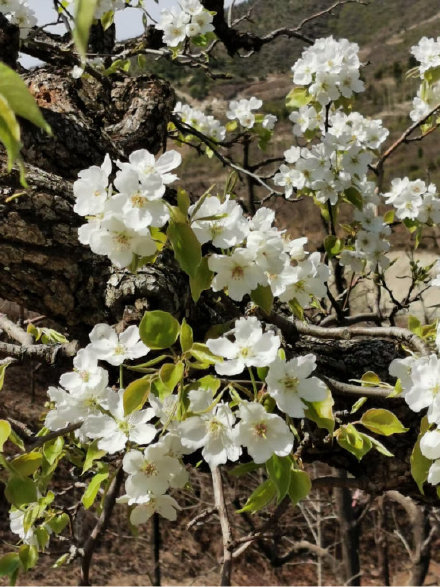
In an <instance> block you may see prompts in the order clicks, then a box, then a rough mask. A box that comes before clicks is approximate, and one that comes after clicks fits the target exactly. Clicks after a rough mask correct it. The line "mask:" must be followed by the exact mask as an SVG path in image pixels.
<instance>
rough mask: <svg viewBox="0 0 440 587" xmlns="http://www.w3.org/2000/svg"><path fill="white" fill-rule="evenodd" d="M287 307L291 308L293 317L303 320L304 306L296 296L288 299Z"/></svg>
mask: <svg viewBox="0 0 440 587" xmlns="http://www.w3.org/2000/svg"><path fill="white" fill-rule="evenodd" d="M289 307H290V309H291V310H292V312H293V314H294V316H295V318H298V320H304V308H303V307H302V306H301V304H300V303H299V302H298V300H297V299H296V298H293V299H292V300H290V301H289Z"/></svg>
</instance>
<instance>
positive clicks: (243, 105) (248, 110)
mask: <svg viewBox="0 0 440 587" xmlns="http://www.w3.org/2000/svg"><path fill="white" fill-rule="evenodd" d="M262 106H263V101H262V100H260V99H259V98H255V96H252V97H251V98H249V99H246V98H241V99H240V100H231V101H230V102H229V106H228V110H227V112H226V116H227V117H228V118H229V120H238V122H239V123H240V124H241V126H242V127H243V128H247V129H251V128H253V126H254V125H255V122H256V117H255V112H254V110H259V109H260V108H261V107H262ZM276 121H277V117H276V116H274V115H273V114H266V116H264V118H262V121H261V125H262V127H263V128H265V129H267V130H273V128H274V126H275V123H276Z"/></svg>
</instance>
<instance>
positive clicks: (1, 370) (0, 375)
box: [0, 361, 12, 391]
mask: <svg viewBox="0 0 440 587" xmlns="http://www.w3.org/2000/svg"><path fill="white" fill-rule="evenodd" d="M11 362H12V361H11ZM10 364H11V363H4V364H3V365H1V366H0V391H1V390H2V389H3V385H4V383H5V372H6V367H9V365H10Z"/></svg>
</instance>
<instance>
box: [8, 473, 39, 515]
mask: <svg viewBox="0 0 440 587" xmlns="http://www.w3.org/2000/svg"><path fill="white" fill-rule="evenodd" d="M5 496H6V499H7V500H8V501H9V503H12V505H15V507H17V508H19V507H21V506H22V505H26V504H28V503H32V502H33V501H37V499H38V496H37V487H36V485H35V483H34V482H33V481H32V480H31V479H28V478H27V477H25V478H21V477H16V476H13V477H11V478H10V479H9V481H8V483H7V485H6V487H5Z"/></svg>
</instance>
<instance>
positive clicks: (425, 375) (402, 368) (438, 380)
mask: <svg viewBox="0 0 440 587" xmlns="http://www.w3.org/2000/svg"><path fill="white" fill-rule="evenodd" d="M436 344H437V348H440V330H439V329H438V330H437V337H436ZM389 371H390V374H391V375H393V376H394V377H397V378H398V379H399V380H400V384H401V387H402V393H401V396H402V397H403V398H404V399H405V401H406V403H407V404H408V406H409V407H410V408H411V410H413V411H414V412H420V411H421V410H423V409H426V408H428V410H427V418H428V422H429V424H430V428H431V429H430V430H428V431H427V432H425V434H424V435H423V436H422V438H421V440H420V450H421V452H422V454H423V456H425V457H426V458H427V459H430V460H431V461H433V462H432V464H431V466H430V468H429V473H428V482H429V483H431V484H432V485H437V484H439V483H440V394H439V393H438V392H439V390H440V359H439V357H438V356H437V355H434V354H431V355H429V356H424V357H420V358H416V357H414V356H409V357H406V358H405V359H394V361H393V362H392V363H391V365H390V369H389ZM432 426H435V428H434V429H432Z"/></svg>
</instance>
